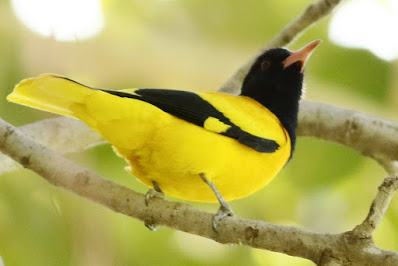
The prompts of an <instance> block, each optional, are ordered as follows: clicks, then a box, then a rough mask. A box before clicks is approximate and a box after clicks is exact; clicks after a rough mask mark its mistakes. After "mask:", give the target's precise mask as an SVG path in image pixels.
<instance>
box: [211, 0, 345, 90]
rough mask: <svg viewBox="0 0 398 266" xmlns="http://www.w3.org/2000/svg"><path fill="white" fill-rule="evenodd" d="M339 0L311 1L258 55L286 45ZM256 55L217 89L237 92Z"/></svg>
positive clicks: (332, 7)
mask: <svg viewBox="0 0 398 266" xmlns="http://www.w3.org/2000/svg"><path fill="white" fill-rule="evenodd" d="M340 2H341V0H319V1H318V2H316V3H311V4H310V5H308V6H307V8H306V9H305V10H304V12H303V13H301V14H300V15H299V16H298V17H297V18H296V19H295V20H293V21H292V22H291V23H290V24H288V25H287V26H286V27H285V28H284V29H283V30H282V31H281V32H280V33H279V34H278V35H276V36H275V37H274V38H273V39H272V40H271V41H270V42H269V43H268V44H267V45H266V46H264V47H263V48H261V49H260V52H259V53H258V55H260V54H262V53H263V52H264V51H265V50H268V49H270V48H275V47H282V46H286V45H287V44H289V43H290V42H292V41H293V40H294V39H296V38H297V37H298V36H299V35H300V34H301V33H303V32H304V31H305V30H306V29H308V28H309V26H311V25H312V24H314V23H315V22H317V21H319V20H320V19H321V18H323V17H325V16H327V15H328V14H329V13H330V12H331V11H332V10H333V9H334V7H335V6H336V5H338V4H339V3H340ZM258 55H257V56H258ZM257 56H255V57H253V58H252V59H250V60H249V61H248V62H246V63H245V64H244V65H242V66H241V67H240V68H239V69H238V70H237V71H236V72H235V74H234V75H233V76H232V77H230V78H229V79H228V80H227V81H226V82H225V83H224V84H223V85H222V86H221V88H220V89H219V91H221V92H226V93H231V94H237V93H238V92H239V90H240V87H241V85H242V81H243V79H244V77H245V76H246V75H247V73H248V72H249V69H250V66H251V65H252V64H253V62H254V60H255V58H257Z"/></svg>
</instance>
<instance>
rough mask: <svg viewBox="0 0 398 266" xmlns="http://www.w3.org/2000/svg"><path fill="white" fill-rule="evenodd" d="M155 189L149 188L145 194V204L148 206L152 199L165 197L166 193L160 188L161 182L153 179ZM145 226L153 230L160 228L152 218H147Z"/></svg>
mask: <svg viewBox="0 0 398 266" xmlns="http://www.w3.org/2000/svg"><path fill="white" fill-rule="evenodd" d="M152 185H153V189H152V188H151V189H149V190H148V192H147V193H146V194H145V205H146V206H148V204H149V201H150V199H152V198H158V199H164V197H165V195H164V193H163V192H162V190H161V189H160V186H159V184H158V183H157V182H156V181H152ZM144 224H145V226H146V227H147V228H148V229H149V230H151V231H156V230H158V228H159V226H158V225H157V224H156V223H155V222H154V221H152V220H146V221H145V222H144Z"/></svg>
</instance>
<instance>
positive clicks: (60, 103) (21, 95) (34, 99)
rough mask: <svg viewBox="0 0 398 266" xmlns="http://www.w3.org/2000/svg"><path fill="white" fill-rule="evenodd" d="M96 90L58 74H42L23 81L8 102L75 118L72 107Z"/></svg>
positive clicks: (8, 98) (8, 97)
mask: <svg viewBox="0 0 398 266" xmlns="http://www.w3.org/2000/svg"><path fill="white" fill-rule="evenodd" d="M93 93H96V90H94V89H92V88H90V87H87V86H85V85H83V84H80V83H78V82H75V81H73V80H70V79H68V78H66V77H63V76H60V75H56V74H41V75H40V76H38V77H36V78H29V79H25V80H22V81H21V82H20V83H19V84H17V85H16V86H15V88H14V91H13V92H12V93H11V94H9V95H8V96H7V100H9V101H11V102H15V103H19V104H23V105H27V106H30V107H34V108H37V109H40V110H44V111H48V112H52V113H56V114H60V115H65V116H70V117H75V115H74V112H73V111H72V109H73V108H72V106H76V104H77V105H78V104H82V103H84V98H85V97H86V96H88V95H91V94H93Z"/></svg>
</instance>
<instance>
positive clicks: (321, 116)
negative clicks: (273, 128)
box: [296, 101, 398, 174]
mask: <svg viewBox="0 0 398 266" xmlns="http://www.w3.org/2000/svg"><path fill="white" fill-rule="evenodd" d="M296 133H297V135H298V136H310V137H316V138H319V139H323V140H328V141H333V142H336V143H340V144H343V145H345V146H347V147H350V148H352V149H355V150H357V151H359V152H360V153H362V154H363V155H365V156H369V157H371V158H373V159H375V160H376V161H378V162H379V163H380V164H381V165H382V166H384V167H385V169H386V171H387V172H388V173H390V174H393V173H396V165H395V164H394V163H393V161H398V137H397V136H398V124H397V123H394V122H391V121H386V120H383V119H380V118H376V117H372V116H370V115H367V114H364V113H360V112H356V111H352V110H348V109H344V108H339V107H335V106H332V105H328V104H325V103H317V102H309V101H307V102H303V103H302V104H301V106H300V112H299V126H298V129H297V132H296Z"/></svg>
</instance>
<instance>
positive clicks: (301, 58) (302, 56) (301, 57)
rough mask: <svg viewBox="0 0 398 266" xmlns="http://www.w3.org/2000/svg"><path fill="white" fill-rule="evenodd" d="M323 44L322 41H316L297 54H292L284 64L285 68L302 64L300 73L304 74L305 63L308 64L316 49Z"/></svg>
mask: <svg viewBox="0 0 398 266" xmlns="http://www.w3.org/2000/svg"><path fill="white" fill-rule="evenodd" d="M320 42H321V40H315V41H313V42H310V43H309V44H307V45H306V46H304V47H303V48H301V49H300V50H298V51H297V52H293V53H291V54H290V55H289V56H288V57H287V58H286V59H285V60H284V61H283V62H282V64H283V68H287V67H288V66H290V65H292V64H294V63H296V62H301V68H300V72H303V70H304V65H305V62H307V60H308V58H309V57H310V55H311V54H312V52H313V51H314V49H315V48H316V47H317V46H318V44H319V43H320Z"/></svg>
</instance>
